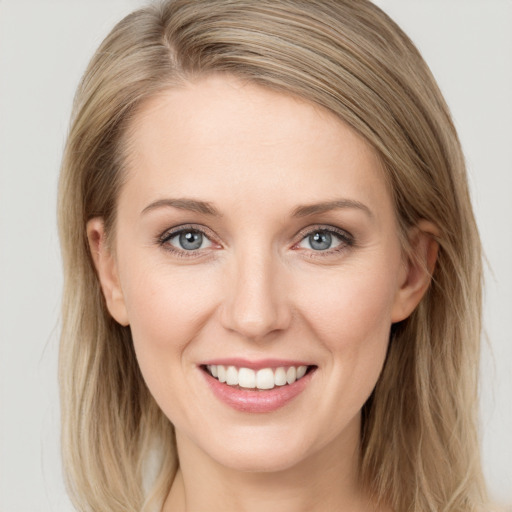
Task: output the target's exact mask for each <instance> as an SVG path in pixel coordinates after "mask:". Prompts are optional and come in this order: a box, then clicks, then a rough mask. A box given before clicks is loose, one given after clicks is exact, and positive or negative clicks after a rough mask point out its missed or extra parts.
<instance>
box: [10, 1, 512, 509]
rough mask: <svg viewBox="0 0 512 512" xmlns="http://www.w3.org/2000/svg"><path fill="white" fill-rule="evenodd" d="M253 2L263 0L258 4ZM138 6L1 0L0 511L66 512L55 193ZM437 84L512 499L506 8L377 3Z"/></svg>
mask: <svg viewBox="0 0 512 512" xmlns="http://www.w3.org/2000/svg"><path fill="white" fill-rule="evenodd" d="M255 1H257V0H255ZM143 3H144V2H142V1H140V0H108V1H104V0H103V1H100V0H32V1H31V0H0V343H1V345H0V511H2V512H49V511H56V512H57V511H58V512H67V511H71V510H72V509H71V506H70V504H69V501H68V500H67V497H66V494H65V491H64V487H63V483H62V475H61V467H60V462H59V404H58V393H57V348H58V330H59V328H58V324H59V308H60V305H59V301H60V289H61V283H62V277H61V270H60V256H59V247H58V239H57V230H56V215H55V210H56V207H55V203H56V187H57V178H58V170H59V162H60V158H61V152H62V148H63V144H64V140H65V135H66V131H67V126H68V119H69V114H70V109H71V103H72V97H73V94H74V90H75V88H76V85H77V83H78V81H79V78H80V76H81V74H82V72H83V70H84V69H85V66H86V64H87V61H88V59H89V58H90V57H91V56H92V54H93V52H94V50H95V48H96V47H97V46H98V44H99V43H100V41H101V40H102V39H103V37H104V36H105V35H106V34H107V32H108V31H109V30H110V28H111V27H112V26H113V24H114V23H115V22H116V21H117V20H119V19H120V18H121V17H122V16H123V15H125V14H127V13H128V12H130V11H131V10H133V9H134V8H136V7H137V6H139V5H142V4H143ZM376 3H378V5H380V6H381V7H383V8H384V9H385V10H386V11H387V12H388V13H389V14H390V15H391V16H392V17H393V18H394V19H395V20H396V21H397V22H398V23H399V24H400V25H401V26H402V27H403V28H404V29H405V31H406V32H407V33H408V34H409V35H410V36H411V37H412V39H413V41H415V43H416V44H417V45H418V47H419V48H420V50H421V51H422V53H423V55H424V57H425V59H426V60H427V62H428V63H429V65H430V66H431V68H432V71H433V72H434V75H435V76H436V78H437V79H438V81H439V83H440V86H441V89H442V90H443V92H444V94H445V96H446V98H447V101H448V104H449V105H450V107H451V109H452V113H453V116H454V119H455V123H456V125H457V128H458V129H459V133H460V137H461V140H462V143H463V146H464V149H465V152H466V156H467V162H468V169H469V175H470V183H471V190H472V196H473V201H474V206H475V210H476V215H477V219H478V223H479V226H480V230H481V235H482V239H483V244H484V247H485V251H486V255H487V260H488V266H487V271H486V278H487V288H486V296H485V324H486V330H487V334H488V338H489V343H488V344H484V347H483V365H482V385H481V409H482V414H481V424H482V446H483V459H484V467H485V473H486V475H487V478H488V481H489V486H490V489H491V491H492V494H493V495H494V496H495V497H496V498H498V499H499V500H501V501H504V502H509V503H510V502H512V471H511V459H512V435H511V434H512V400H511V395H512V336H511V334H510V331H511V328H510V326H511V320H512V199H511V195H512V128H511V122H512V121H511V120H512V1H510V0H379V1H377V0H376Z"/></svg>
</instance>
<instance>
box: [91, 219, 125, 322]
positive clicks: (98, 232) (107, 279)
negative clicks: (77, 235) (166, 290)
mask: <svg viewBox="0 0 512 512" xmlns="http://www.w3.org/2000/svg"><path fill="white" fill-rule="evenodd" d="M87 238H88V240H89V248H90V250H91V255H92V259H93V261H94V266H95V267H96V272H97V273H98V278H99V280H100V285H101V290H102V292H103V296H104V297H105V301H106V303H107V308H108V311H109V313H110V314H111V315H112V317H113V318H114V319H115V320H116V321H117V322H118V323H120V324H121V325H125V326H126V325H128V324H129V321H128V313H127V311H126V305H125V301H124V296H123V291H122V289H121V284H120V282H119V274H118V272H117V262H116V259H115V256H114V255H113V254H112V251H111V249H110V247H109V244H108V243H107V239H106V233H105V223H104V222H103V219H102V218H100V217H95V218H94V219H91V220H90V221H89V222H88V223H87Z"/></svg>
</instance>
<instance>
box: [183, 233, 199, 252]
mask: <svg viewBox="0 0 512 512" xmlns="http://www.w3.org/2000/svg"><path fill="white" fill-rule="evenodd" d="M202 243H203V235H202V234H201V233H199V232H198V231H187V232H185V233H181V235H180V245H181V247H183V249H186V250H187V251H192V250H194V249H199V247H201V244H202Z"/></svg>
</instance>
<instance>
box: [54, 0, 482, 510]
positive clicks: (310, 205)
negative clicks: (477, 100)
mask: <svg viewBox="0 0 512 512" xmlns="http://www.w3.org/2000/svg"><path fill="white" fill-rule="evenodd" d="M60 187H61V188H60V205H59V209H60V215H61V217H60V229H61V240H62V247H63V256H64V264H65V273H66V284H65V294H64V314H63V332H62V341H61V383H62V384H61V392H62V406H63V451H64V461H65V466H66V468H67V474H68V483H69V488H70V491H71V495H72V497H73V499H74V501H75V504H76V506H77V508H78V509H79V510H123V511H124V510H163V511H164V512H166V511H182V510H183V511H184V510H194V511H196V510H262V509H269V510H272V509H275V510H354V511H359V510H361V511H362V510H382V511H387V510H394V511H405V510H415V511H416V510H417V511H423V510H425V511H426V510H436V511H437V510H446V511H462V510H464V511H468V510H475V511H477V510H484V509H485V489H484V485H483V482H482V477H481V469H480V462H479V455H478V439H477V433H476V427H475V421H476V380H477V373H478V365H477V362H478V352H479V334H480V309H481V298H480V297H481V289H480V281H481V256H480V244H479V238H478V234H477V230H476V226H475V222H474V218H473V214H472V209H471V205H470V202H469V197H468V191H467V183H466V177H465V169H464V162H463V157H462V153H461V150H460V145H459V142H458V139H457V135H456V133H455V129H454V127H453V124H452V122H451V120H450V116H449V113H448V109H447V107H446V105H445V103H444V101H443V99H442V96H441V94H440V92H439V90H438V88H437V86H436V85H435V82H434V80H433V78H432V76H431V74H430V72H429V70H428V68H427V66H426V65H425V63H424V62H423V60H422V59H421V57H420V55H419V54H418V52H417V50H416V49H415V48H414V46H413V45H412V43H411V42H410V41H409V39H408V38H407V37H406V36H405V35H404V34H403V32H401V30H400V29H399V28H398V27H397V26H396V25H395V24H394V23H393V22H392V21H391V20H390V19H389V18H388V17H387V16H386V15H385V14H384V13H382V11H380V10H379V9H378V8H377V7H375V6H374V5H373V4H371V3H370V2H366V1H358V2H352V1H334V0H322V1H320V0H319V1H307V2H306V1H289V0H288V1H285V0H283V1H278V2H276V1H272V2H271V1H260V2H250V1H238V0H237V1H233V0H219V1H215V2H209V1H168V2H164V3H163V4H162V5H160V6H154V7H148V8H145V9H142V10H140V11H137V12H136V13H134V14H132V15H130V16H128V17H127V18H125V19H124V20H123V21H121V22H120V23H119V24H118V25H117V26H116V27H115V28H114V30H113V31H112V32H111V34H110V35H109V36H108V37H107V39H106V40H105V41H104V43H103V44H102V46H101V47H100V49H99V50H98V52H97V53H96V55H95V57H94V58H93V60H92V62H91V64H90V66H89V68H88V70H87V71H86V74H85V76H84V79H83V82H82V84H81V87H80V90H79V92H78V94H77V98H76V103H75V112H74V118H73V124H72V128H71V131H70V135H69V140H68V144H67V147H66V153H65V156H64V162H63V169H62V175H61V185H60Z"/></svg>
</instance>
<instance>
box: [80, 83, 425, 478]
mask: <svg viewBox="0 0 512 512" xmlns="http://www.w3.org/2000/svg"><path fill="white" fill-rule="evenodd" d="M128 156H129V158H128V164H127V169H126V172H127V175H126V182H125V184H124V186H123V188H122V191H121V193H120V197H119V202H118V211H117V223H116V234H115V251H114V252H113V254H115V256H112V257H111V256H110V253H108V251H107V249H106V245H105V244H103V243H102V239H103V237H104V233H103V232H102V226H101V222H100V221H99V220H98V219H96V220H95V221H92V222H91V223H90V224H89V236H90V239H91V240H92V241H93V243H96V245H97V247H98V250H99V254H100V256H98V259H97V265H98V269H99V273H100V277H101V280H102V285H103V290H104V292H105V295H106V298H107V304H108V307H109V309H110V312H111V313H112V315H113V316H114V317H115V318H116V319H117V320H118V321H119V322H120V323H123V324H129V325H130V328H131V331H132V334H133V342H134V346H135V350H136V353H137V358H138V361H139V364H140V368H141V371H142V374H143V376H144V379H145V380H146V383H147V385H148V387H149V389H150V391H151V393H152V395H153V396H154V398H155V399H156V401H157V402H158V404H159V405H160V407H161V408H162V410H163V411H164V413H165V414H166V415H167V416H168V418H169V419H170V420H171V421H172V423H173V424H174V425H175V428H176V431H177V435H178V440H179V442H180V440H182V442H183V446H184V445H185V444H186V445H188V446H190V447H193V449H194V450H196V451H197V452H198V453H201V454H203V455H206V456H208V457H209V459H210V460H214V461H216V462H218V463H221V464H223V465H226V466H229V467H232V468H237V469H243V470H269V471H270V470H278V469H284V468H288V467H291V466H293V465H295V464H298V463H300V462H301V461H305V460H307V459H308V458H311V457H315V456H316V455H318V454H319V453H321V452H325V451H326V450H331V448H332V447H334V446H336V447H340V446H345V447H351V448H350V449H352V450H354V449H355V448H357V439H358V437H359V428H360V410H361V407H362V406H363V404H364V402H365V401H366V399H367V398H368V396H369V395H370V393H371V391H372V389H373V388H374V386H375V383H376V381H377V378H378V376H379V373H380V371H381V369H382V365H383V362H384V358H385V354H386V349H387V346H388V338H389V332H390V326H391V324H392V323H393V322H395V321H399V320H401V319H403V318H404V317H406V316H407V315H408V314H409V313H410V310H411V309H412V308H413V307H414V306H415V304H416V302H417V300H416V298H415V297H413V298H412V299H411V295H412V292H411V290H409V288H410V282H411V281H414V279H413V278H411V270H410V265H409V263H408V262H407V259H406V258H404V257H403V254H402V251H401V246H400V242H399V237H398V234H397V223H396V219H395V215H394V210H393V203H392V199H391V196H390V193H389V190H388V188H387V185H386V182H385V179H384V173H383V170H382V168H381V165H380V163H379V159H378V158H377V156H376V154H375V152H374V151H373V150H372V149H371V147H370V146H369V145H368V144H367V143H366V142H365V141H364V140H363V139H362V137H360V136H359V135H357V134H356V133H355V132H354V131H353V130H352V129H351V128H349V127H347V126H346V125H345V124H343V123H342V122H340V121H339V120H337V119H336V118H335V117H334V116H333V115H331V114H329V113H328V112H326V111H324V110H323V109H322V108H320V107H318V106H314V105H312V104H310V103H307V102H304V101H301V100H299V99H296V98H293V97H290V96H287V95H282V94H278V93H276V92H272V91H269V90H267V89H264V88H260V87H258V86H255V85H249V84H243V83H241V82H240V81H237V80H235V79H232V78H226V77H224V78H220V77H210V78H208V79H202V80H200V81H197V82H195V83H191V84H188V85H186V86H183V87H180V88H173V89H170V90H168V91H166V92H165V93H164V94H161V95H160V96H158V97H155V98H153V99H151V100H150V101H148V102H147V103H146V104H145V105H143V108H142V109H141V110H140V112H139V113H138V114H137V116H136V118H135V121H134V123H133V125H132V126H131V130H130V133H129V155H128ZM94 241H96V242H94ZM418 300H419V299H418ZM300 367H305V368H300ZM292 368H294V369H292ZM304 371H306V373H305V375H304V376H302V374H303V373H304ZM297 372H298V377H300V378H298V379H297ZM211 373H214V374H216V375H217V378H216V377H214V376H213V375H212V374H211ZM224 373H227V377H224V376H223V374H224ZM219 378H220V380H223V379H224V378H227V379H228V381H229V384H228V383H222V382H220V380H219ZM286 378H288V379H289V382H291V384H288V383H286V384H284V382H285V379H286ZM294 378H295V379H297V380H295V381H294ZM237 379H239V380H238V382H239V385H237V384H236V382H237ZM254 385H256V386H258V387H256V388H254V387H251V386H254Z"/></svg>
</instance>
